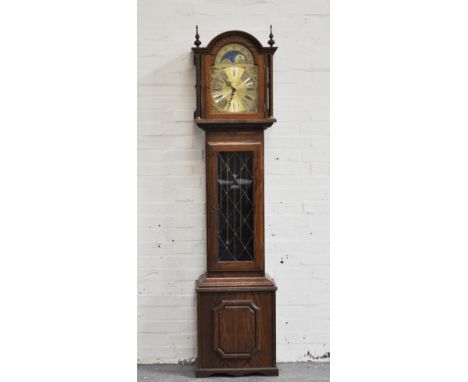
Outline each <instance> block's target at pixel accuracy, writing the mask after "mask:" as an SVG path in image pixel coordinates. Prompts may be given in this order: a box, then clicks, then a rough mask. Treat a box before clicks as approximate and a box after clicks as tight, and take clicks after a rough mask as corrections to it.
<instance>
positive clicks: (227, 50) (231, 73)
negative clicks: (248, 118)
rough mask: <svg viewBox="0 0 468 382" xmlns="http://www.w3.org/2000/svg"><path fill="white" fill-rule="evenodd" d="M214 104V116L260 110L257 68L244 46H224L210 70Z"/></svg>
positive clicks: (212, 101)
mask: <svg viewBox="0 0 468 382" xmlns="http://www.w3.org/2000/svg"><path fill="white" fill-rule="evenodd" d="M211 105H212V111H213V112H214V113H255V112H257V111H258V69H257V66H256V65H255V63H254V60H253V56H252V54H251V53H250V51H249V50H248V49H247V48H246V47H245V46H243V45H241V44H228V45H225V46H224V47H222V48H221V49H220V50H219V51H218V53H217V55H216V58H215V65H213V66H212V67H211Z"/></svg>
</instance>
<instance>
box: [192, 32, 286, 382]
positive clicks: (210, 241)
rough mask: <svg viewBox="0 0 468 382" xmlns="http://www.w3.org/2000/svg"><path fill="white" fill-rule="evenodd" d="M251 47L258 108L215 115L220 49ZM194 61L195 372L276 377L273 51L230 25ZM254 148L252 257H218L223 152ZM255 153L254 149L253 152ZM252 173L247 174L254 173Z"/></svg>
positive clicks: (198, 373) (199, 375) (201, 374)
mask: <svg viewBox="0 0 468 382" xmlns="http://www.w3.org/2000/svg"><path fill="white" fill-rule="evenodd" d="M230 43H238V44H242V45H244V46H245V47H247V49H249V50H250V52H251V53H252V56H253V58H254V62H255V65H257V68H258V111H257V112H256V113H235V114H234V113H212V112H211V89H210V83H211V81H210V75H211V66H212V65H213V63H214V60H215V57H216V54H217V52H218V51H219V49H221V48H222V47H223V46H224V45H226V44H230ZM192 50H193V52H194V54H195V59H194V63H195V65H196V69H197V70H196V74H197V75H196V86H195V88H196V91H197V104H196V111H195V113H194V118H195V122H196V123H197V125H198V126H199V127H200V128H202V129H205V130H206V135H205V136H206V138H205V139H206V182H207V183H206V196H207V205H206V208H207V214H206V215H207V270H208V272H207V273H206V274H203V275H202V276H201V277H200V278H199V279H198V281H197V286H196V291H197V320H198V325H197V339H198V358H197V368H196V376H197V377H207V376H210V375H213V374H228V375H246V374H254V373H257V374H264V375H278V369H277V367H276V313H275V298H276V296H275V294H276V285H275V282H274V281H273V280H272V279H271V278H269V277H268V276H266V275H265V245H264V241H265V233H264V231H265V226H264V225H265V218H264V133H263V130H264V129H266V128H267V127H270V126H271V125H272V124H273V123H274V122H276V119H275V118H274V117H273V71H272V68H273V54H274V53H275V51H276V47H263V46H262V45H261V43H260V42H259V41H258V40H257V39H256V38H255V37H253V36H252V35H250V34H248V33H245V32H242V31H228V32H225V33H222V34H220V35H218V36H216V37H215V38H214V39H213V40H211V42H210V43H209V44H208V45H207V47H197V48H192ZM246 151H247V152H250V153H251V155H252V168H251V175H250V174H249V176H251V180H253V191H252V196H251V197H252V203H251V204H252V207H251V208H253V258H252V260H249V261H221V260H220V258H219V253H218V252H219V244H218V240H219V239H218V231H219V210H218V208H219V203H218V179H217V178H218V153H222V152H246ZM249 155H250V154H249ZM249 179H250V178H249Z"/></svg>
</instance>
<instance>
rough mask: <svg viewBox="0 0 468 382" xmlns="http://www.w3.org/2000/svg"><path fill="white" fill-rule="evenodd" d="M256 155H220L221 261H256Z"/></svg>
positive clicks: (234, 152)
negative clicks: (254, 177)
mask: <svg viewBox="0 0 468 382" xmlns="http://www.w3.org/2000/svg"><path fill="white" fill-rule="evenodd" d="M252 157H253V155H252V151H233V152H229V151H225V152H218V157H217V160H218V174H217V176H218V179H217V182H218V206H217V207H218V257H219V260H220V261H253V259H254V228H253V214H254V203H253V175H252Z"/></svg>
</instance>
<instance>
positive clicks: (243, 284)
mask: <svg viewBox="0 0 468 382" xmlns="http://www.w3.org/2000/svg"><path fill="white" fill-rule="evenodd" d="M196 290H197V292H198V293H197V294H198V298H197V301H198V358H197V369H196V376H197V377H206V376H209V375H213V374H229V375H246V374H252V373H258V374H263V375H278V368H277V367H276V324H275V323H276V315H275V306H276V304H275V291H276V285H275V283H274V281H273V280H272V279H270V278H269V277H248V276H246V277H232V278H229V277H220V278H213V277H207V275H206V274H204V275H202V276H201V277H200V278H199V280H198V282H197V288H196Z"/></svg>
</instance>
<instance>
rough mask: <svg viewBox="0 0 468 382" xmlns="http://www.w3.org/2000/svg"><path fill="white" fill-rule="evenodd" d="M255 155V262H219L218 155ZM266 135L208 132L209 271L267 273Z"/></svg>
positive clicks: (239, 132)
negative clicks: (265, 239) (264, 144)
mask: <svg viewBox="0 0 468 382" xmlns="http://www.w3.org/2000/svg"><path fill="white" fill-rule="evenodd" d="M226 151H230V152H234V151H251V152H252V153H253V165H252V173H253V209H254V212H253V229H254V239H253V242H254V256H253V261H219V257H218V250H219V249H218V225H219V222H218V219H219V214H218V183H217V173H218V168H217V165H218V162H217V153H218V152H226ZM263 151H264V150H263V131H242V132H241V131H228V132H226V131H216V132H215V131H209V132H207V133H206V197H207V215H206V216H207V253H208V262H207V266H208V271H260V272H263V271H264V269H265V253H264V252H265V246H264V235H265V234H264V232H265V227H264V224H265V222H264V214H265V213H264V179H263V173H264V169H263V161H264V158H263V156H264V152H263Z"/></svg>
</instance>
